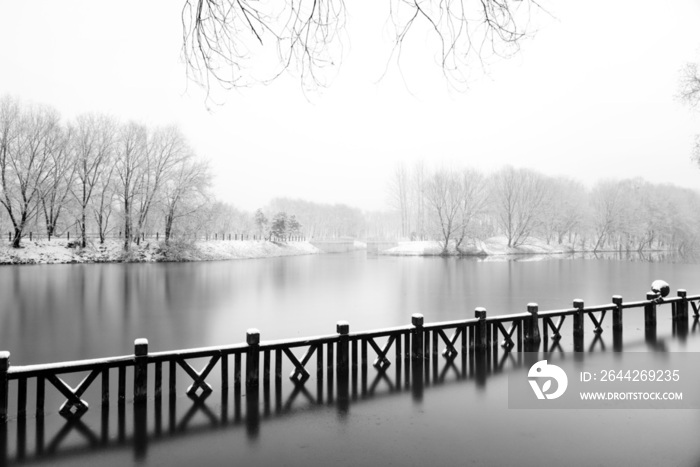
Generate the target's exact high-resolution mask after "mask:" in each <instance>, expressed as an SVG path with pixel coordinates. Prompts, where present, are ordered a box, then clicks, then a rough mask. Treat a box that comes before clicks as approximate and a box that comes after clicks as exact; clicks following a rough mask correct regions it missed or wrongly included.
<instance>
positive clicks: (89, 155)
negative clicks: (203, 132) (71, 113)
mask: <svg viewBox="0 0 700 467" xmlns="http://www.w3.org/2000/svg"><path fill="white" fill-rule="evenodd" d="M211 179H212V174H211V171H210V169H209V165H208V163H207V162H206V161H205V160H204V159H202V158H199V157H197V155H196V154H195V153H194V151H193V150H192V148H191V147H190V146H189V145H188V142H187V140H186V138H185V137H184V135H183V134H182V132H180V131H179V130H178V129H177V128H176V127H174V126H164V127H156V128H151V127H147V126H145V125H142V124H139V123H136V122H128V123H122V122H119V121H117V120H115V119H113V118H110V117H108V116H105V115H100V114H86V115H81V116H78V117H76V118H75V119H73V120H70V121H64V120H63V119H62V117H61V115H60V114H59V113H58V112H57V111H56V110H55V109H53V108H50V107H47V106H42V105H34V104H26V103H23V102H20V101H19V100H18V99H16V98H13V97H11V96H4V97H1V98H0V204H1V205H2V208H4V212H5V214H6V216H4V218H3V217H0V221H5V222H8V224H9V228H10V229H11V230H12V246H13V247H15V248H18V247H20V243H21V240H22V238H23V237H24V236H25V235H26V234H27V232H28V231H29V230H28V229H32V230H34V231H35V232H36V231H39V229H43V230H44V231H45V232H46V235H47V236H48V238H49V239H50V238H51V237H53V236H56V235H61V234H62V233H63V232H64V231H66V230H67V229H70V228H74V227H75V228H77V230H78V232H79V237H80V239H79V241H80V244H81V246H83V247H85V246H86V243H87V237H88V231H93V232H96V233H97V236H98V237H99V241H100V243H104V240H105V238H106V237H107V236H108V234H110V233H114V232H116V231H119V232H120V233H121V237H122V238H123V240H124V248H128V247H129V245H130V242H132V241H133V240H134V239H138V238H140V236H141V234H142V233H143V232H146V231H152V230H154V229H156V228H157V229H161V230H162V231H163V233H164V239H165V241H166V242H167V241H168V240H169V239H170V238H171V236H172V235H173V233H174V232H175V231H176V230H177V229H178V225H180V224H183V225H184V223H185V222H184V221H185V220H186V219H187V218H188V217H190V216H192V215H193V214H194V213H195V212H196V211H197V210H198V209H199V208H200V207H201V206H203V205H204V204H205V203H206V202H207V201H208V199H209V195H208V189H209V186H210V184H211Z"/></svg>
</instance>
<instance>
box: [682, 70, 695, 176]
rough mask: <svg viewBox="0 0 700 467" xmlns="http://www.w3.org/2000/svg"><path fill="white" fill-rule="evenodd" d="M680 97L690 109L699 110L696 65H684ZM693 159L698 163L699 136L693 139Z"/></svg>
mask: <svg viewBox="0 0 700 467" xmlns="http://www.w3.org/2000/svg"><path fill="white" fill-rule="evenodd" d="M680 97H681V99H683V100H685V101H686V102H687V103H688V105H690V106H691V107H692V108H695V109H697V108H700V69H698V64H697V63H689V64H687V65H686V67H685V69H684V70H683V73H682V75H681V86H680ZM693 157H694V159H695V161H696V162H698V163H700V135H697V136H696V137H695V145H694V147H693Z"/></svg>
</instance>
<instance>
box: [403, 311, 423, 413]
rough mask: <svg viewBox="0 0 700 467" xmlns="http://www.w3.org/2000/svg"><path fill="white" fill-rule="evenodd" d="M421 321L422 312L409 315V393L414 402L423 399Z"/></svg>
mask: <svg viewBox="0 0 700 467" xmlns="http://www.w3.org/2000/svg"><path fill="white" fill-rule="evenodd" d="M423 323H424V320H423V315H422V314H420V313H414V314H413V315H411V324H412V325H413V329H411V371H410V373H411V394H412V396H413V400H414V401H416V402H420V401H422V400H423V363H424V362H423V355H424V354H423V351H424V347H423V337H424V333H425V331H424V329H423ZM407 350H408V349H407Z"/></svg>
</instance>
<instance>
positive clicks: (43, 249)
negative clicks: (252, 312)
mask: <svg viewBox="0 0 700 467" xmlns="http://www.w3.org/2000/svg"><path fill="white" fill-rule="evenodd" d="M122 247H123V245H122V243H121V242H120V241H118V240H106V241H105V243H104V245H100V244H99V242H90V243H89V244H88V246H87V247H86V248H71V247H69V246H68V241H66V240H61V239H58V240H56V239H54V240H51V241H50V242H49V241H47V240H37V241H29V240H23V241H22V248H19V249H14V248H12V247H11V246H10V245H9V244H8V243H5V244H3V245H0V264H67V263H119V262H145V263H153V262H173V261H218V260H230V259H247V258H271V257H276V256H292V255H309V254H317V253H320V252H321V251H320V250H319V249H318V248H316V247H315V246H313V245H311V244H310V243H308V242H290V243H286V244H285V243H273V242H267V241H253V240H249V241H248V240H246V241H221V240H219V241H201V242H196V243H190V244H178V243H172V244H171V245H170V246H168V247H166V246H165V245H164V243H163V242H153V241H151V242H149V241H145V242H142V243H141V245H140V246H137V245H133V246H132V249H131V250H130V251H129V252H128V253H125V252H124V251H123V248H122Z"/></svg>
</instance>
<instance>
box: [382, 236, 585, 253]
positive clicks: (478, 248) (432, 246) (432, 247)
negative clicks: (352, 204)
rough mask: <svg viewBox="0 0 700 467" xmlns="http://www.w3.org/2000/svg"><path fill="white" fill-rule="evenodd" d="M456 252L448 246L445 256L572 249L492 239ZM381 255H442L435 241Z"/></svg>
mask: <svg viewBox="0 0 700 467" xmlns="http://www.w3.org/2000/svg"><path fill="white" fill-rule="evenodd" d="M461 250H462V251H461V252H458V251H457V250H456V249H455V248H454V245H452V244H451V245H450V248H449V249H448V250H447V254H448V255H451V256H457V255H465V256H496V255H499V256H500V255H533V254H534V255H537V254H539V255H542V254H545V255H549V254H561V253H571V252H573V251H574V249H573V248H572V247H571V246H569V245H557V244H551V245H547V242H545V241H543V240H539V239H534V238H533V239H528V240H527V241H526V242H525V243H523V244H522V245H520V246H518V247H516V248H511V247H508V241H507V239H506V238H505V237H492V238H489V239H487V240H484V241H481V240H476V241H475V242H473V243H471V242H470V243H468V244H466V245H462V247H461ZM379 254H382V255H395V256H436V255H440V254H442V245H441V243H440V242H436V241H420V242H399V245H398V246H396V247H394V248H390V249H388V250H384V251H381V252H379Z"/></svg>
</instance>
